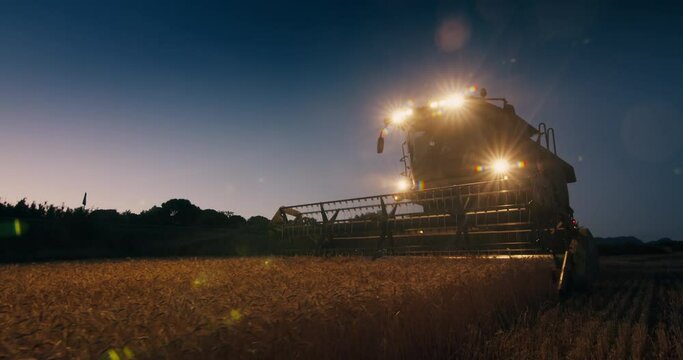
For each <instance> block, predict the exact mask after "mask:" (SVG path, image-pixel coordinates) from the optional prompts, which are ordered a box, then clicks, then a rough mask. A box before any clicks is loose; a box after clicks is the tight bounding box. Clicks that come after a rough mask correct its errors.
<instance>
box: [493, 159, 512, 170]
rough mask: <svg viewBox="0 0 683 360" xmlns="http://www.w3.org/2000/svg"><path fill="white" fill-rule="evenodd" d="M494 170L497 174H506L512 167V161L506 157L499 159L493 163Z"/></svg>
mask: <svg viewBox="0 0 683 360" xmlns="http://www.w3.org/2000/svg"><path fill="white" fill-rule="evenodd" d="M491 168H492V169H493V172H495V173H496V174H505V173H506V172H507V171H508V170H509V169H510V163H508V161H507V160H504V159H498V160H496V161H494V162H493V164H491Z"/></svg>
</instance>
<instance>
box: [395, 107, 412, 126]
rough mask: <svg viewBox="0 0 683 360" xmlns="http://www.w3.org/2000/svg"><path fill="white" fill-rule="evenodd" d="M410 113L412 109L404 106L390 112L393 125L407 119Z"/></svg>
mask: <svg viewBox="0 0 683 360" xmlns="http://www.w3.org/2000/svg"><path fill="white" fill-rule="evenodd" d="M411 115H413V109H411V108H405V109H398V110H396V111H394V112H393V113H391V122H392V123H393V124H394V125H400V124H402V123H403V122H404V121H406V119H408V118H409V117H410V116H411Z"/></svg>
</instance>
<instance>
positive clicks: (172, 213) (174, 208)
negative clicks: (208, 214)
mask: <svg viewBox="0 0 683 360" xmlns="http://www.w3.org/2000/svg"><path fill="white" fill-rule="evenodd" d="M161 209H162V210H164V211H165V212H166V213H167V214H168V216H169V217H170V223H171V224H174V225H191V224H194V223H195V222H196V221H197V219H199V216H200V215H201V213H202V209H200V208H199V207H198V206H196V205H194V204H192V203H191V202H190V200H186V199H171V200H168V201H167V202H165V203H163V204H161Z"/></svg>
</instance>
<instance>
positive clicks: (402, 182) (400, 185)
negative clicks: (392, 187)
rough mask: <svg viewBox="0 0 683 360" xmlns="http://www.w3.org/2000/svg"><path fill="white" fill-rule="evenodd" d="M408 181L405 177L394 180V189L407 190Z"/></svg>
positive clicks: (408, 186) (408, 187)
mask: <svg viewBox="0 0 683 360" xmlns="http://www.w3.org/2000/svg"><path fill="white" fill-rule="evenodd" d="M410 185H411V184H410V181H408V179H406V178H400V179H399V180H398V182H396V189H397V190H398V191H407V190H410Z"/></svg>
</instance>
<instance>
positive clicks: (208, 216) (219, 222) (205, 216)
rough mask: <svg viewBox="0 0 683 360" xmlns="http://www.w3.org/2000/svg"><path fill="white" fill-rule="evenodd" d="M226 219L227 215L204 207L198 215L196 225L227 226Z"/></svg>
mask: <svg viewBox="0 0 683 360" xmlns="http://www.w3.org/2000/svg"><path fill="white" fill-rule="evenodd" d="M228 219H229V217H228V216H227V215H226V214H225V213H223V212H220V211H216V210H213V209H204V210H202V212H201V214H200V216H199V219H198V221H197V225H201V226H211V227H218V226H227V225H228Z"/></svg>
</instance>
